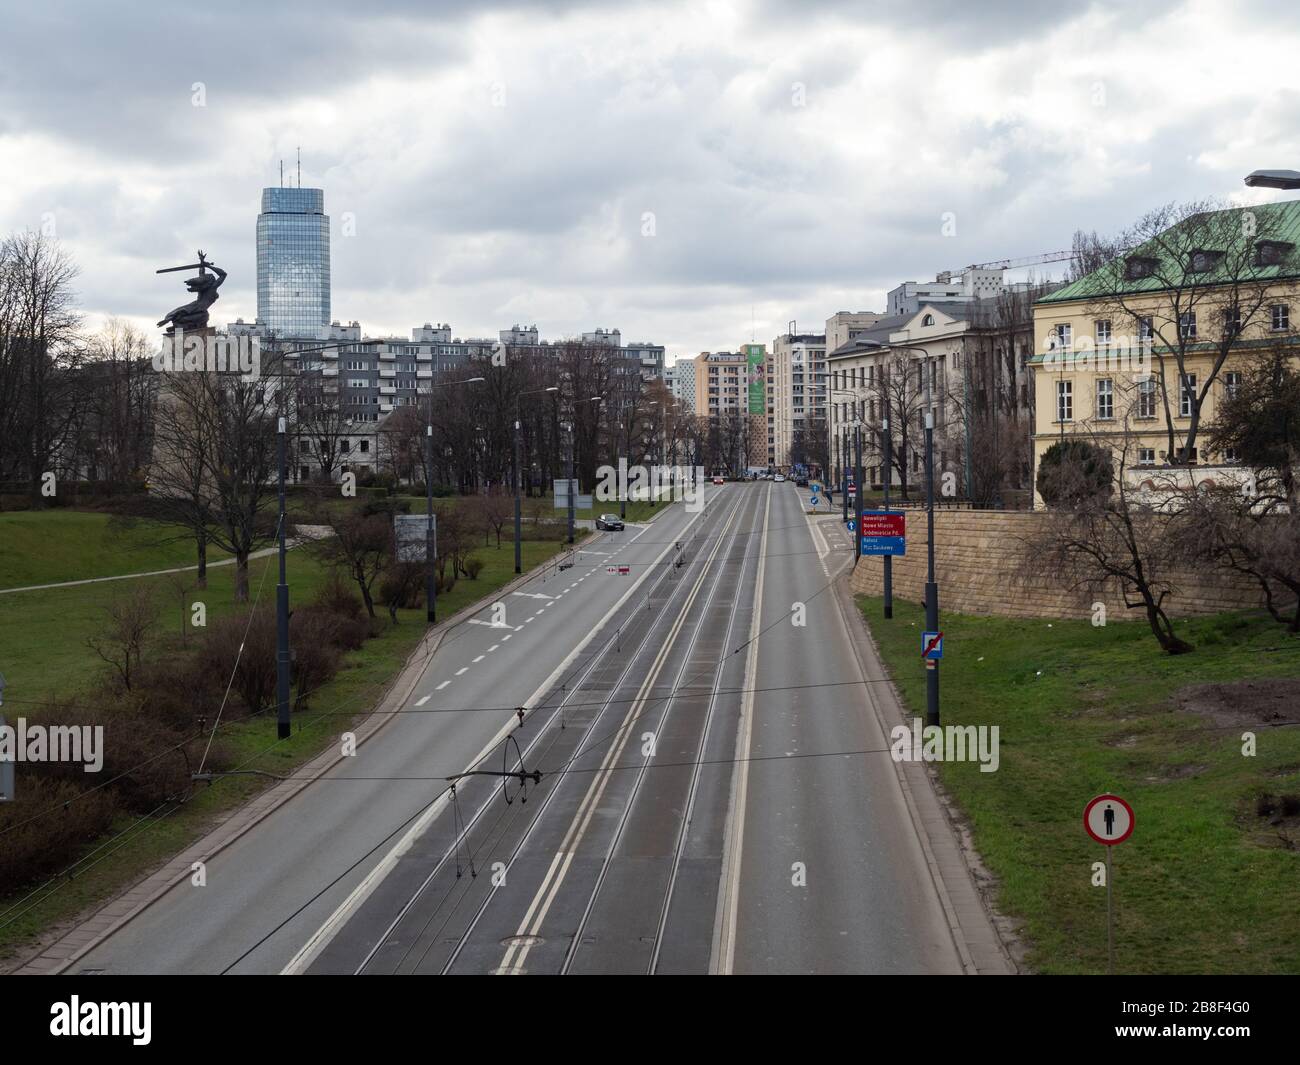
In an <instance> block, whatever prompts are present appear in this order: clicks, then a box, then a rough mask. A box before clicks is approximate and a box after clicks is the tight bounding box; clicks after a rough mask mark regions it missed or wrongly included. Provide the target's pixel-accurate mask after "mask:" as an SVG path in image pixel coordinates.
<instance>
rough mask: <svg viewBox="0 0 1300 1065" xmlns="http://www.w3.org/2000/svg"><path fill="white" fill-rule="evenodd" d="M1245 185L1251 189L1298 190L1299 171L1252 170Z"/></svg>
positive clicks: (1299, 186) (1299, 187) (1299, 181)
mask: <svg viewBox="0 0 1300 1065" xmlns="http://www.w3.org/2000/svg"><path fill="white" fill-rule="evenodd" d="M1246 184H1247V185H1249V186H1250V187H1251V188H1252V189H1261V188H1262V189H1300V170H1252V171H1251V172H1250V173H1249V174H1247V175H1246Z"/></svg>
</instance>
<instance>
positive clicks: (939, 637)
mask: <svg viewBox="0 0 1300 1065" xmlns="http://www.w3.org/2000/svg"><path fill="white" fill-rule="evenodd" d="M921 657H922V658H925V659H929V660H930V661H932V662H937V661H939V659H941V658H942V657H943V633H941V632H923V633H921Z"/></svg>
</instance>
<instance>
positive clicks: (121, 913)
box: [7, 541, 581, 976]
mask: <svg viewBox="0 0 1300 1065" xmlns="http://www.w3.org/2000/svg"><path fill="white" fill-rule="evenodd" d="M580 543H581V541H580V542H579V543H575V544H574V550H575V551H576V550H578V549H579V546H580ZM563 554H564V552H561V553H560V554H557V555H555V556H553V557H552V558H549V559H547V560H546V561H545V562H543V563H542V564H541V565H540V566H535V567H534V568H533V569H531V570H528V571H526V572H525V573H523V574H520V575H519V576H517V577H515V578H514V579H513V580H511V581H510V582H509V583H507V584H504V585H502V586H501V587H500V588H499V589H497V590H496V591H495V592H493V593H491V595H490V596H484V597H483V598H482V599H478V600H476V601H475V602H473V603H471V604H469V605H468V606H466V607H464V608H463V609H461V610H459V611H458V612H457V613H455V614H454V615H452V617H450V618H448V619H447V620H446V621H442V622H439V623H438V624H436V625H435V626H434V627H433V628H432V629H430V630H429V631H428V632H427V633H426V634H425V636H424V637H423V638H422V639H421V640H420V642H419V643H418V644H417V645H416V646H415V647H414V648H413V649H412V651H411V653H410V655H408V656H407V659H406V662H405V663H404V664H403V666H402V668H401V669H400V670H399V671H398V673H397V675H396V676H395V677H394V678H393V680H392V682H391V683H390V684H389V685H388V687H387V688H386V689H385V690H384V692H383V693H382V694H381V695H380V696H379V698H378V700H377V702H376V708H375V709H373V710H371V712H370V713H369V714H367V715H366V716H365V719H364V720H363V721H362V722H361V724H360V725H359V726H358V727H357V728H356V729H355V730H354V735H355V736H356V739H357V746H358V747H359V746H361V744H363V743H364V742H365V741H366V740H368V739H371V738H372V737H374V736H375V735H376V734H377V733H378V732H379V730H380V729H382V728H383V727H384V726H385V725H387V724H388V723H389V722H390V721H392V720H394V718H395V717H396V716H397V711H399V710H400V709H401V708H402V707H403V706H404V705H405V704H406V702H407V700H408V699H409V698H410V696H411V692H412V691H414V690H415V687H416V685H417V684H418V683H419V680H420V677H421V676H423V674H424V670H425V669H426V667H427V666H428V664H429V662H430V660H431V659H432V658H433V656H434V654H435V653H436V652H437V650H438V647H439V646H440V645H441V643H442V640H443V637H444V636H445V635H446V634H447V633H448V632H450V631H451V630H452V629H454V628H456V627H458V626H459V625H462V624H464V622H465V621H466V620H467V619H468V618H470V617H472V616H473V615H474V614H476V613H478V612H479V611H480V610H482V609H483V604H484V603H485V602H486V601H487V600H488V599H490V598H497V597H499V596H504V595H509V594H510V593H511V592H512V591H514V590H515V589H516V588H520V587H522V586H523V585H525V584H527V583H528V582H529V581H531V580H534V579H535V578H536V577H538V576H541V575H542V574H544V573H545V572H546V570H547V569H548V568H549V567H553V566H555V565H556V564H557V563H558V561H559V559H561V558H562V557H563ZM343 757H344V756H343V755H342V754H341V753H340V752H339V751H338V749H337V746H333V747H330V748H327V749H326V750H324V751H322V752H321V753H320V754H318V755H316V757H314V758H312V759H311V760H310V761H308V762H305V763H303V764H302V765H301V766H299V767H298V768H297V769H296V770H294V772H293V773H292V775H291V776H290V777H289V778H288V779H287V780H284V781H281V782H280V783H278V784H276V785H275V786H274V787H271V788H269V789H267V790H266V791H264V792H262V793H261V794H260V795H257V796H255V797H254V798H253V799H251V800H249V801H248V802H247V803H245V804H243V805H242V806H239V807H237V808H236V809H235V810H233V811H231V812H230V813H229V814H228V815H227V816H226V817H225V819H224V820H223V821H221V822H220V823H219V824H218V825H217V827H216V828H214V829H212V830H211V831H209V832H208V833H207V834H206V835H204V836H203V837H202V838H201V839H198V840H196V841H195V842H194V843H193V844H191V845H190V846H189V847H187V848H186V849H185V850H184V851H182V852H181V853H180V854H178V855H176V856H175V857H174V858H172V859H171V860H170V861H168V862H167V863H166V864H165V865H163V866H162V867H161V868H160V869H157V870H155V871H154V872H153V873H150V874H149V875H147V876H146V877H144V879H142V880H140V881H138V882H136V883H135V884H134V885H132V886H131V887H130V888H128V889H126V890H125V891H123V892H122V893H121V894H119V895H116V896H114V897H113V898H111V899H110V900H109V901H108V902H106V903H105V904H103V905H102V906H101V907H100V908H99V909H98V910H96V911H94V912H93V913H92V914H91V916H90V917H88V918H86V919H85V920H80V921H78V922H77V924H76V926H75V927H73V928H72V929H70V930H69V931H68V932H66V933H65V934H63V935H62V936H60V937H58V938H57V939H55V940H53V941H52V942H50V943H48V944H46V945H45V946H44V947H42V948H40V949H39V950H38V951H37V953H35V954H34V955H29V956H28V958H27V960H26V961H24V962H21V963H20V964H19V965H18V966H17V967H16V968H11V969H9V970H7V971H8V972H10V973H12V974H14V975H18V976H55V975H58V974H60V973H63V972H65V971H67V969H69V968H70V967H71V966H72V965H73V963H75V962H76V961H77V959H79V958H81V957H83V956H85V955H86V954H88V953H89V952H90V951H92V950H93V949H95V948H96V947H97V946H99V945H100V944H101V943H102V942H104V941H105V940H106V939H108V938H109V937H110V936H112V935H113V934H115V933H116V932H118V931H119V930H120V929H122V928H123V927H125V926H126V925H127V924H129V923H130V922H131V921H132V920H134V919H135V918H136V917H138V916H139V915H140V914H141V913H143V912H144V911H145V910H146V909H148V908H149V907H150V906H152V905H153V904H154V903H155V902H157V901H158V900H159V899H160V898H162V897H163V896H164V895H165V894H167V892H169V891H171V889H172V888H174V887H176V886H177V885H178V884H180V883H181V882H182V881H184V880H186V879H188V878H189V877H190V876H191V875H192V874H193V866H194V863H195V862H205V863H206V862H209V861H211V860H212V859H213V858H214V857H215V856H216V855H218V854H220V853H221V852H222V851H223V850H225V849H226V848H227V847H229V846H230V845H231V844H233V843H234V842H235V841H236V840H238V839H239V838H240V837H241V836H243V835H244V833H246V832H248V831H249V830H250V829H252V828H254V827H256V826H257V825H258V824H259V823H261V822H262V821H263V820H265V819H266V818H267V817H269V816H270V815H271V814H272V813H274V812H275V811H276V810H278V809H280V807H282V806H284V805H285V803H287V802H289V801H290V800H291V799H293V798H294V797H295V796H297V795H298V794H300V793H301V792H302V791H303V790H304V789H306V787H307V785H308V784H310V783H312V781H313V778H315V777H317V776H320V775H321V774H322V773H325V772H328V771H329V770H330V769H331V768H332V767H333V766H335V765H336V764H337V763H339V762H340V761H342V760H343ZM164 816H165V815H164Z"/></svg>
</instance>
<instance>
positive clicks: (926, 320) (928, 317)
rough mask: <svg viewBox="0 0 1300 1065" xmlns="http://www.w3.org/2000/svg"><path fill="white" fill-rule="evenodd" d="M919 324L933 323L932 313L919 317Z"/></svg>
mask: <svg viewBox="0 0 1300 1065" xmlns="http://www.w3.org/2000/svg"><path fill="white" fill-rule="evenodd" d="M921 324H922V325H934V315H933V314H927V315H926V316H925V317H924V318H922V319H921Z"/></svg>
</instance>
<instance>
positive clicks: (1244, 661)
mask: <svg viewBox="0 0 1300 1065" xmlns="http://www.w3.org/2000/svg"><path fill="white" fill-rule="evenodd" d="M859 605H860V607H861V608H862V610H863V611H864V614H865V616H866V618H867V620H868V623H869V624H870V627H871V630H872V633H873V634H874V636H875V639H876V641H877V643H878V645H879V647H880V650H881V653H882V655H883V656H884V659H885V662H886V664H887V666H888V667H889V670H890V672H891V674H892V675H893V678H894V681H895V683H896V684H897V686H898V688H899V690H900V692H901V694H902V696H903V698H904V700H905V703H906V705H907V707H908V708H909V711H910V712H911V713H914V714H918V715H920V716H924V712H925V671H924V668H923V667H922V665H921V661H920V649H919V648H920V634H921V632H922V631H923V627H924V612H923V610H922V609H921V607H919V606H917V605H915V604H911V603H903V602H900V601H896V602H895V610H894V618H893V620H892V621H885V620H883V618H882V616H881V607H882V602H881V600H880V599H879V598H866V597H864V598H860V599H859ZM942 628H943V630H944V645H945V649H944V650H945V657H944V661H943V665H942V669H941V686H940V695H941V706H942V720H943V721H944V723H945V724H955V725H966V724H971V725H998V726H999V727H1000V730H1001V737H1000V738H1001V765H1000V768H999V769H998V771H997V772H995V773H981V772H979V767H978V765H977V764H975V763H959V764H943V765H940V766H939V773H940V777H941V779H942V781H943V784H944V786H945V787H946V788H947V789H948V791H949V792H950V794H951V795H952V796H953V797H954V798H955V800H956V801H957V803H958V804H959V805H960V807H961V809H962V810H963V811H964V812H965V814H966V815H967V817H968V818H969V820H970V823H971V827H972V831H973V834H974V841H975V845H976V847H977V848H978V850H979V852H980V854H981V855H982V856H983V859H984V861H985V862H986V864H987V865H988V867H989V869H990V870H991V871H992V872H993V873H994V874H995V875H996V876H997V877H998V878H999V881H1000V886H999V892H998V900H997V901H998V905H999V908H1000V909H1001V911H1002V912H1004V913H1006V914H1008V915H1010V916H1012V917H1013V918H1016V919H1017V920H1019V921H1020V922H1022V926H1023V931H1024V934H1025V937H1026V940H1027V944H1028V947H1029V953H1028V958H1027V960H1028V962H1029V964H1030V966H1031V967H1032V968H1034V969H1035V970H1038V971H1042V972H1049V973H1097V972H1105V970H1106V895H1105V891H1104V889H1102V888H1099V887H1093V886H1091V876H1092V864H1093V863H1094V862H1096V861H1099V860H1104V858H1105V855H1104V853H1102V852H1103V848H1102V847H1101V846H1100V845H1098V844H1096V843H1094V842H1093V841H1092V840H1090V839H1089V838H1088V836H1087V835H1086V834H1085V833H1084V830H1083V824H1082V815H1083V807H1084V804H1085V803H1086V802H1087V800H1088V799H1090V798H1091V797H1093V796H1095V795H1097V794H1100V793H1102V792H1107V791H1109V792H1115V793H1117V794H1119V795H1121V796H1123V797H1124V798H1126V799H1127V800H1128V801H1129V803H1130V804H1131V805H1132V806H1133V808H1134V811H1135V815H1136V829H1135V831H1134V834H1133V836H1132V837H1131V838H1130V839H1129V840H1128V841H1127V842H1125V843H1123V844H1121V845H1119V846H1117V847H1115V848H1114V851H1115V853H1114V854H1113V859H1114V884H1113V886H1114V891H1115V900H1116V903H1115V905H1116V948H1115V957H1116V964H1115V969H1116V971H1117V972H1123V973H1214V974H1219V973H1297V972H1300V921H1297V920H1296V916H1295V915H1296V913H1297V910H1300V851H1297V850H1295V849H1287V847H1286V845H1285V844H1284V843H1283V842H1281V840H1280V838H1279V835H1278V832H1277V831H1276V830H1273V829H1270V828H1269V826H1268V825H1267V822H1266V821H1265V820H1264V819H1261V818H1259V817H1257V816H1256V814H1255V811H1254V800H1255V797H1256V796H1257V795H1258V794H1260V793H1261V792H1271V793H1273V794H1279V793H1295V792H1298V791H1300V728H1285V727H1283V728H1268V727H1262V726H1261V727H1255V728H1254V731H1255V733H1256V735H1257V737H1258V754H1257V756H1256V757H1253V758H1250V757H1243V755H1242V739H1241V736H1242V732H1243V731H1245V730H1246V727H1247V726H1233V727H1222V723H1221V722H1219V723H1217V724H1216V722H1215V721H1214V720H1212V719H1210V718H1208V717H1206V716H1202V715H1199V714H1193V713H1189V712H1185V711H1183V710H1180V709H1178V708H1177V704H1176V702H1175V701H1174V699H1173V697H1174V695H1175V693H1176V692H1178V691H1179V690H1180V689H1181V688H1183V687H1184V686H1186V685H1191V684H1200V683H1231V682H1233V681H1240V680H1243V679H1246V678H1280V677H1292V678H1293V677H1296V676H1300V639H1297V638H1296V637H1294V636H1289V635H1287V634H1286V633H1285V632H1284V631H1283V630H1282V628H1281V627H1280V626H1278V625H1277V624H1275V623H1274V622H1272V621H1271V620H1268V619H1265V618H1259V617H1253V616H1244V615H1219V616H1216V617H1209V618H1200V619H1190V620H1187V621H1180V622H1179V623H1178V630H1179V632H1180V634H1183V635H1184V636H1185V638H1186V639H1188V640H1190V641H1191V642H1192V643H1193V644H1195V645H1197V649H1196V651H1195V652H1194V653H1192V654H1189V655H1182V656H1178V657H1169V656H1167V655H1163V654H1161V653H1160V651H1159V648H1158V647H1157V645H1156V642H1155V640H1154V639H1153V637H1152V636H1151V633H1150V630H1149V629H1147V627H1146V626H1145V625H1142V624H1138V623H1133V622H1121V623H1118V624H1115V623H1112V624H1110V625H1107V626H1105V627H1099V628H1094V627H1093V626H1092V625H1091V624H1090V623H1089V622H1088V621H1086V620H1084V621H1077V622H1074V621H1065V622H1063V621H1052V622H1048V621H1046V620H1023V619H1011V618H988V617H970V616H963V615H959V614H947V615H945V616H944V617H943V623H942ZM1294 709H1295V708H1293V710H1294ZM1289 716H1290V718H1293V719H1294V718H1300V710H1296V711H1295V712H1293V713H1291V714H1290V715H1289ZM1295 835H1296V833H1295V831H1294V830H1292V839H1293V840H1294V838H1295ZM1293 845H1294V843H1293Z"/></svg>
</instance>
